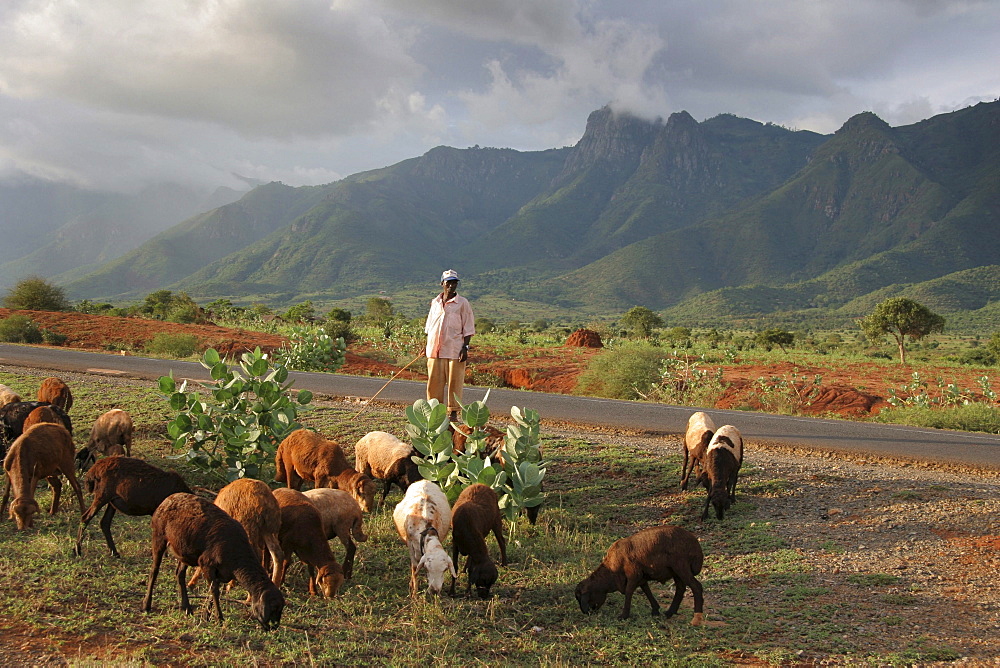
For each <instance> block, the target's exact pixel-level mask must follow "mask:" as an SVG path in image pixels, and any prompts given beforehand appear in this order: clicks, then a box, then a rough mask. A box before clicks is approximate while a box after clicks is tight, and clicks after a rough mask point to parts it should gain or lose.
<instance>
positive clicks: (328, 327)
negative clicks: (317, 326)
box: [323, 320, 358, 343]
mask: <svg viewBox="0 0 1000 668" xmlns="http://www.w3.org/2000/svg"><path fill="white" fill-rule="evenodd" d="M323 331H324V332H325V333H326V335H327V336H329V337H330V338H331V339H343V340H344V342H345V343H350V342H351V341H356V340H357V338H358V337H357V335H356V334H355V333H354V329H353V328H352V327H351V321H350V320H347V321H345V320H327V321H326V322H325V323H323Z"/></svg>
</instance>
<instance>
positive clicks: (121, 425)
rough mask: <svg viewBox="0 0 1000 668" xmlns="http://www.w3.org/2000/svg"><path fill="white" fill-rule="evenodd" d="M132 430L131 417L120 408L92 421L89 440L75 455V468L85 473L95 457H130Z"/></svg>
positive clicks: (133, 427) (95, 459) (133, 428)
mask: <svg viewBox="0 0 1000 668" xmlns="http://www.w3.org/2000/svg"><path fill="white" fill-rule="evenodd" d="M134 430H135V426H134V425H133V423H132V416H131V415H129V414H128V413H127V412H126V411H123V410H122V409H120V408H112V409H111V410H109V411H108V412H107V413H105V414H103V415H101V416H100V417H99V418H97V420H95V421H94V426H93V427H91V429H90V440H89V441H87V445H86V446H85V447H84V448H83V449H82V450H80V452H78V453H77V455H76V460H77V466H79V467H80V468H81V469H82V470H84V471H86V470H87V469H89V468H90V467H91V466H93V464H94V462H95V461H97V455H103V456H105V457H108V456H111V455H125V456H126V457H131V456H132V432H133V431H134Z"/></svg>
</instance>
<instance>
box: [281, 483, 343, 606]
mask: <svg viewBox="0 0 1000 668" xmlns="http://www.w3.org/2000/svg"><path fill="white" fill-rule="evenodd" d="M273 494H274V498H275V499H277V501H278V507H279V508H280V509H281V530H280V532H279V534H278V540H279V541H280V543H281V550H282V552H284V553H285V558H284V559H283V560H282V561H281V568H280V569H279V571H278V581H277V584H279V585H281V584H283V583H284V582H285V575H286V573H287V572H288V566H289V564H290V563H291V558H292V555H293V554H294V555H296V556H298V558H299V559H301V560H302V561H303V562H305V564H306V566H307V567H308V569H309V594H310V595H316V592H317V589H319V590H321V591H322V592H323V595H324V596H325V597H327V598H333V597H334V596H336V595H337V593H338V592H339V591H340V587H341V585H343V584H344V570H343V568H341V566H340V564H338V563H337V560H336V559H335V558H334V556H333V552H331V551H330V543H328V542H327V538H326V534H325V533H324V531H323V520H322V518H321V517H320V515H319V511H318V510H316V507H315V506H314V505H313V504H312V503H310V502H309V498H308V497H307V496H306V495H305V494H303V493H302V492H300V491H298V490H294V489H289V488H281V489H276V490H274V492H273Z"/></svg>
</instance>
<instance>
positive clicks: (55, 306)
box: [3, 276, 72, 311]
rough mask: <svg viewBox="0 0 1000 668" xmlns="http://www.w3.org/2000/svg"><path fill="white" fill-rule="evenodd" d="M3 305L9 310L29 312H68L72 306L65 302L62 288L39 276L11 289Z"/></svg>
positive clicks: (19, 282) (31, 277) (24, 280)
mask: <svg viewBox="0 0 1000 668" xmlns="http://www.w3.org/2000/svg"><path fill="white" fill-rule="evenodd" d="M3 305H4V306H6V307H7V308H11V309H23V310H29V311H69V310H71V309H72V306H71V305H70V303H69V302H68V301H66V293H65V292H64V291H63V289H62V288H60V287H58V286H56V285H54V284H52V283H49V282H48V281H46V280H45V279H44V278H41V277H40V276H29V277H28V278H25V279H22V280H20V281H18V282H17V284H16V285H14V287H13V288H11V289H10V290H9V291H8V292H7V295H6V296H5V297H4V300H3Z"/></svg>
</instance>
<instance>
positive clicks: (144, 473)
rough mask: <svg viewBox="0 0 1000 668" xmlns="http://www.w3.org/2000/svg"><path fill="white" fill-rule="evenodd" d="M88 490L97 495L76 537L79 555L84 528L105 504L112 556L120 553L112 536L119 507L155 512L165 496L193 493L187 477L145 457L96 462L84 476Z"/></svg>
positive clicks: (134, 512)
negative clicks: (142, 458)
mask: <svg viewBox="0 0 1000 668" xmlns="http://www.w3.org/2000/svg"><path fill="white" fill-rule="evenodd" d="M83 482H84V484H85V485H86V486H87V491H88V492H89V493H91V494H93V495H94V501H93V502H92V503H91V504H90V508H88V509H87V512H85V513H84V514H83V517H81V518H80V532H79V534H78V535H77V537H76V548H75V549H74V552H75V553H76V554H77V556H79V555H81V554H83V548H82V543H83V532H84V531H85V530H86V528H87V524H89V523H90V520H92V519H94V516H95V515H97V513H98V512H99V511H100V510H101V508H103V507H104V506H107V510H105V511H104V516H103V517H102V518H101V531H102V532H103V533H104V540H105V542H107V544H108V549H109V550H110V551H111V556H113V557H118V556H121V555H119V554H118V548H116V547H115V539H114V538H113V537H112V536H111V521H112V520H113V519H114V518H115V511H120V512H123V513H125V514H126V515H152V514H153V513H154V512H155V511H156V509H157V508H159V506H160V504H161V503H163V500H164V499H166V498H167V497H168V496H170V495H171V494H176V493H178V492H186V493H189V494H190V493H191V489H190V488H189V487H188V485H187V483H186V482H184V479H183V478H182V477H181V476H180V474H179V473H177V472H176V471H164V470H163V469H161V468H157V467H156V466H153V465H152V464H147V463H146V462H144V461H142V460H141V459H134V458H132V457H108V458H106V459H102V460H100V461H98V462H97V463H96V464H94V466H93V467H91V469H90V470H89V471H87V474H86V475H85V476H84V478H83Z"/></svg>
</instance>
